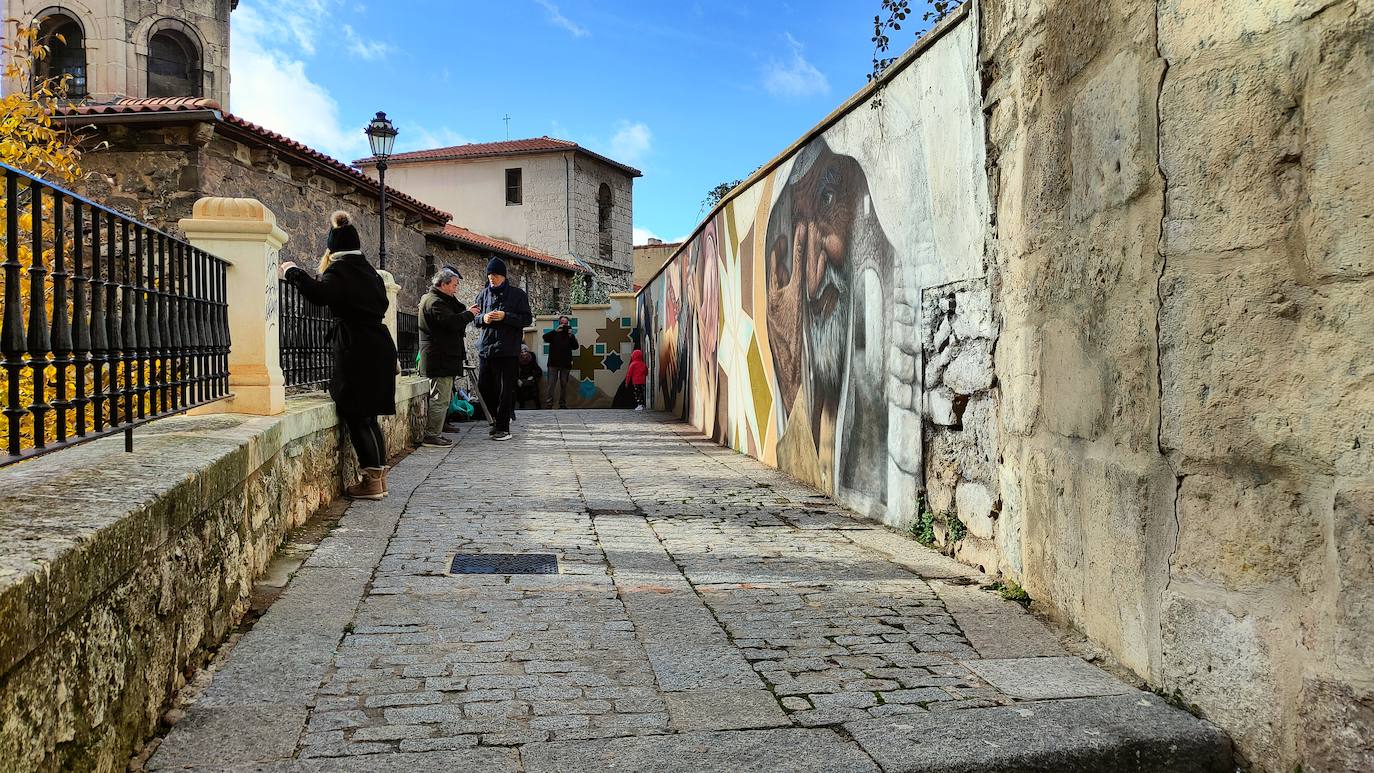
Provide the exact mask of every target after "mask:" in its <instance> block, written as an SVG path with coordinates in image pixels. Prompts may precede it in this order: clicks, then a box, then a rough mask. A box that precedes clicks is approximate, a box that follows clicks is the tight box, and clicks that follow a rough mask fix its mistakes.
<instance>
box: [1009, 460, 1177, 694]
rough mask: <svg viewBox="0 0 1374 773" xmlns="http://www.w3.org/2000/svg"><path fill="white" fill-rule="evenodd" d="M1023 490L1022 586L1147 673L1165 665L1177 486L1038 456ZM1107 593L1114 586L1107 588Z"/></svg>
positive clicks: (1161, 471) (1157, 475)
mask: <svg viewBox="0 0 1374 773" xmlns="http://www.w3.org/2000/svg"><path fill="white" fill-rule="evenodd" d="M1026 467H1027V469H1028V473H1027V475H1026V477H1025V478H1024V479H1023V483H1022V486H1021V488H1020V500H1021V508H1020V510H1021V513H1020V517H1021V521H1022V523H1023V524H1024V527H1023V535H1022V539H1023V555H1024V560H1025V585H1026V588H1027V589H1028V590H1029V591H1030V594H1031V596H1032V597H1034V598H1036V599H1037V600H1042V601H1044V602H1045V605H1046V608H1047V609H1052V610H1055V611H1056V613H1057V614H1058V616H1060V617H1062V618H1064V619H1065V620H1067V621H1069V622H1071V623H1073V624H1074V625H1076V626H1078V627H1080V628H1081V629H1082V630H1083V631H1084V632H1085V633H1087V634H1088V635H1089V636H1091V637H1092V638H1094V639H1095V640H1097V641H1100V642H1103V643H1104V644H1106V645H1107V646H1109V647H1111V648H1112V650H1113V652H1115V653H1116V654H1117V656H1118V657H1119V658H1120V659H1121V661H1122V662H1123V663H1124V664H1126V665H1127V666H1128V667H1130V668H1131V669H1132V670H1134V671H1136V672H1137V673H1139V674H1142V675H1150V674H1154V673H1156V672H1157V670H1158V659H1159V654H1158V652H1159V598H1160V594H1161V593H1162V592H1163V589H1164V586H1165V584H1166V582H1167V580H1168V552H1169V549H1170V547H1171V545H1172V539H1171V536H1172V535H1171V534H1170V532H1171V530H1172V527H1173V513H1172V510H1171V509H1170V507H1169V505H1170V503H1171V502H1172V497H1173V491H1174V479H1173V476H1172V475H1171V474H1170V473H1169V471H1168V469H1167V468H1166V467H1164V465H1163V464H1162V462H1160V463H1154V464H1151V465H1149V466H1145V467H1143V468H1137V467H1135V466H1133V465H1132V464H1130V463H1129V462H1128V461H1126V460H1115V459H1100V458H1096V457H1094V456H1091V455H1087V454H1086V453H1084V452H1083V451H1082V450H1081V449H1075V450H1074V451H1072V452H1070V451H1065V450H1059V449H1054V450H1041V449H1035V450H1032V451H1031V452H1030V453H1028V454H1027V457H1026ZM1104 589H1110V591H1106V590H1104Z"/></svg>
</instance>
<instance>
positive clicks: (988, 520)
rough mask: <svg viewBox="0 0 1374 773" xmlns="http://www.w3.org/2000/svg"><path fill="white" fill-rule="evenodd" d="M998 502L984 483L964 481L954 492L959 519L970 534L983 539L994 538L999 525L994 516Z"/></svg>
mask: <svg viewBox="0 0 1374 773" xmlns="http://www.w3.org/2000/svg"><path fill="white" fill-rule="evenodd" d="M996 504H997V503H996V502H995V501H994V498H993V494H992V492H991V491H989V490H988V487H987V486H986V485H984V484H982V483H974V482H972V481H967V480H966V481H962V482H960V483H959V488H958V489H956V490H955V492H954V506H955V512H956V513H957V514H958V516H959V520H960V521H962V522H963V523H964V525H965V526H967V527H968V530H969V533H970V534H972V535H973V536H975V537H979V538H981V539H985V540H990V539H992V538H993V531H994V529H995V528H996V526H997V522H996V520H995V519H994V518H993V511H994V508H995V507H996Z"/></svg>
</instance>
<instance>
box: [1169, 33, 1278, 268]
mask: <svg viewBox="0 0 1374 773" xmlns="http://www.w3.org/2000/svg"><path fill="white" fill-rule="evenodd" d="M1293 58H1294V52H1293V51H1292V50H1291V48H1290V47H1288V46H1286V45H1271V46H1263V47H1255V48H1251V49H1245V51H1244V52H1239V53H1237V55H1236V56H1235V57H1227V58H1226V59H1223V60H1219V61H1213V60H1207V61H1199V62H1197V63H1183V64H1175V65H1173V66H1171V67H1170V68H1169V72H1168V75H1167V76H1166V78H1165V81H1164V87H1163V91H1162V93H1161V94H1160V97H1159V120H1160V128H1159V133H1160V139H1159V148H1160V165H1161V167H1162V168H1163V170H1164V175H1165V177H1166V179H1168V181H1169V182H1168V186H1167V187H1166V193H1165V197H1166V207H1167V209H1166V212H1167V215H1166V217H1165V222H1164V241H1163V246H1164V251H1165V252H1166V253H1167V254H1178V253H1194V252H1231V251H1235V250H1238V249H1244V248H1255V247H1260V246H1263V245H1266V244H1270V243H1272V242H1278V241H1282V240H1284V239H1287V238H1288V236H1289V234H1290V232H1291V230H1292V228H1293V225H1294V223H1295V221H1296V218H1295V215H1296V214H1297V210H1298V202H1299V200H1300V198H1301V195H1302V189H1303V170H1302V166H1301V164H1300V163H1299V159H1300V157H1301V153H1302V131H1303V126H1302V110H1301V108H1300V105H1301V95H1300V92H1299V87H1298V85H1297V84H1296V83H1295V82H1294V78H1295V72H1294V69H1293V67H1292V62H1293Z"/></svg>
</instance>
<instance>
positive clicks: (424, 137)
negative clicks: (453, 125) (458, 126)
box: [396, 126, 472, 153]
mask: <svg viewBox="0 0 1374 773" xmlns="http://www.w3.org/2000/svg"><path fill="white" fill-rule="evenodd" d="M469 142H472V140H470V139H468V138H467V137H464V136H463V135H461V134H459V133H458V132H456V131H454V130H452V129H450V128H448V127H447V126H441V127H439V128H438V129H426V128H425V127H423V126H415V127H404V128H402V129H401V133H400V134H399V135H397V136H396V152H397V153H409V152H410V151H412V150H432V149H434V148H447V147H450V146H452V145H466V144H468V143H469Z"/></svg>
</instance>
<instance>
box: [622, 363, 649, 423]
mask: <svg viewBox="0 0 1374 773" xmlns="http://www.w3.org/2000/svg"><path fill="white" fill-rule="evenodd" d="M625 378H627V379H629V381H630V388H631V389H633V390H634V392H635V410H636V411H642V410H644V385H645V384H646V383H648V381H649V367H648V366H647V365H645V364H644V352H641V351H640V350H638V349H635V350H634V351H633V352H631V353H630V367H629V369H628V370H626V372H625Z"/></svg>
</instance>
